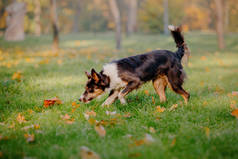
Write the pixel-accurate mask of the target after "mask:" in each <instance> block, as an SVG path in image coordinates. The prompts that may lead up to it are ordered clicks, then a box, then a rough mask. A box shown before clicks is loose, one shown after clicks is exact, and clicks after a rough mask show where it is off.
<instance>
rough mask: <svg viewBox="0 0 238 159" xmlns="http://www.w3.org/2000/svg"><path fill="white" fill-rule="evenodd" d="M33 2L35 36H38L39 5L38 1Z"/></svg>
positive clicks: (39, 33) (39, 31) (39, 32)
mask: <svg viewBox="0 0 238 159" xmlns="http://www.w3.org/2000/svg"><path fill="white" fill-rule="evenodd" d="M34 2H35V11H34V13H35V17H34V21H35V35H36V36H40V35H41V26H40V15H41V4H40V0H34Z"/></svg>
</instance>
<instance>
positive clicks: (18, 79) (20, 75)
mask: <svg viewBox="0 0 238 159" xmlns="http://www.w3.org/2000/svg"><path fill="white" fill-rule="evenodd" d="M21 78H22V74H21V72H15V73H14V74H13V75H12V79H13V80H17V81H21Z"/></svg>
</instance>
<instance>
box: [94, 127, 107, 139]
mask: <svg viewBox="0 0 238 159" xmlns="http://www.w3.org/2000/svg"><path fill="white" fill-rule="evenodd" d="M94 129H95V131H96V132H97V133H98V135H99V136H101V137H104V136H106V130H105V129H104V127H103V126H102V125H98V126H95V128H94Z"/></svg>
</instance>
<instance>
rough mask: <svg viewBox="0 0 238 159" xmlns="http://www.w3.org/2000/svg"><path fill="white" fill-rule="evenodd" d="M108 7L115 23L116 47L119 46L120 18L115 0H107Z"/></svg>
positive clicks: (118, 47)
mask: <svg viewBox="0 0 238 159" xmlns="http://www.w3.org/2000/svg"><path fill="white" fill-rule="evenodd" d="M109 4H110V9H111V12H112V15H113V18H114V22H115V24H116V48H117V49H118V50H119V49H120V48H121V18H120V11H119V9H118V6H117V2H116V0H109Z"/></svg>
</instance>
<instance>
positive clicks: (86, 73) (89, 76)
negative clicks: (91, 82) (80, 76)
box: [85, 71, 91, 79]
mask: <svg viewBox="0 0 238 159" xmlns="http://www.w3.org/2000/svg"><path fill="white" fill-rule="evenodd" d="M85 75H86V76H87V77H88V79H90V78H91V75H90V73H88V72H87V71H85Z"/></svg>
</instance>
